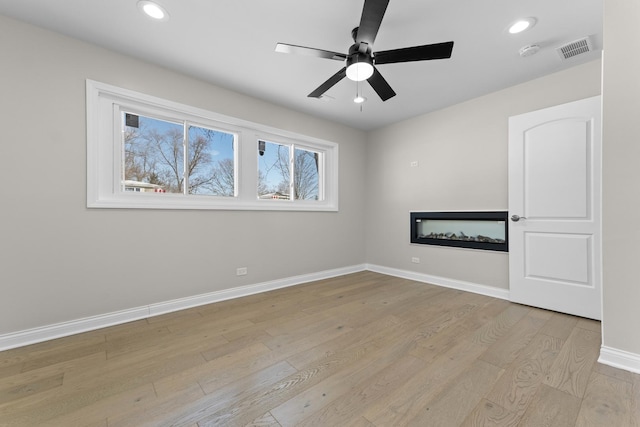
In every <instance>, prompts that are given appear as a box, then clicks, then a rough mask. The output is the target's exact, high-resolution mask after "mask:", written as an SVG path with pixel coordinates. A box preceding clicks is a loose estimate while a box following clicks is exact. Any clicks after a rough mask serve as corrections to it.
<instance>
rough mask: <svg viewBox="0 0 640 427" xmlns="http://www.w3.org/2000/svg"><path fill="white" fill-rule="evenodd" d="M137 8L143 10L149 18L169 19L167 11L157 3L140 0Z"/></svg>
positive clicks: (157, 19)
mask: <svg viewBox="0 0 640 427" xmlns="http://www.w3.org/2000/svg"><path fill="white" fill-rule="evenodd" d="M138 9H140V10H141V11H142V12H144V14H145V15H147V16H148V17H150V18H153V19H155V20H156V21H166V20H168V19H169V14H168V13H167V11H166V10H165V9H164V8H163V7H162V6H160V5H159V4H157V3H154V2H152V1H147V0H141V1H139V2H138Z"/></svg>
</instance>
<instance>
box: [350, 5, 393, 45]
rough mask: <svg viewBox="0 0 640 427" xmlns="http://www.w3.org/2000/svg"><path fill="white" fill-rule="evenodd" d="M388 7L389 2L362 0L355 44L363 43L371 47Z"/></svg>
mask: <svg viewBox="0 0 640 427" xmlns="http://www.w3.org/2000/svg"><path fill="white" fill-rule="evenodd" d="M388 5H389V0H364V7H363V8H362V17H361V18H360V26H358V34H357V35H356V40H355V41H356V43H360V42H364V43H367V44H368V45H369V46H373V42H374V41H375V40H376V36H377V35H378V30H379V29H380V24H381V23H382V18H383V17H384V13H385V12H386V10H387V6H388Z"/></svg>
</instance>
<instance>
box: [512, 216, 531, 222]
mask: <svg viewBox="0 0 640 427" xmlns="http://www.w3.org/2000/svg"><path fill="white" fill-rule="evenodd" d="M521 219H527V218H525V217H523V216H520V215H511V221H513V222H518V221H520V220H521Z"/></svg>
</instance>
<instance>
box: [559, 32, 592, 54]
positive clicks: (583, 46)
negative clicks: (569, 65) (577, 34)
mask: <svg viewBox="0 0 640 427" xmlns="http://www.w3.org/2000/svg"><path fill="white" fill-rule="evenodd" d="M556 50H557V51H558V54H559V55H560V57H561V58H562V59H569V58H572V57H574V56H577V55H581V54H583V53H587V52H591V51H593V46H592V45H591V40H590V39H589V37H584V38H582V39H580V40H576V41H572V42H571V43H567V44H565V45H562V46H560V47H558V48H556Z"/></svg>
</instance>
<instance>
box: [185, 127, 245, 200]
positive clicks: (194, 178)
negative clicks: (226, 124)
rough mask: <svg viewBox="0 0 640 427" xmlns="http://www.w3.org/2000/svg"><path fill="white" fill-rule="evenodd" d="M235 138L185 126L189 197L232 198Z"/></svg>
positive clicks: (227, 134) (233, 190) (234, 174)
mask: <svg viewBox="0 0 640 427" xmlns="http://www.w3.org/2000/svg"><path fill="white" fill-rule="evenodd" d="M235 140H236V136H235V135H234V134H232V133H226V132H222V131H218V130H213V129H207V128H203V127H198V126H189V163H188V164H189V194H205V195H212V196H225V197H234V196H235V194H236V193H235V191H236V185H235V177H236V164H235V156H234V154H233V150H234V145H235Z"/></svg>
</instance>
